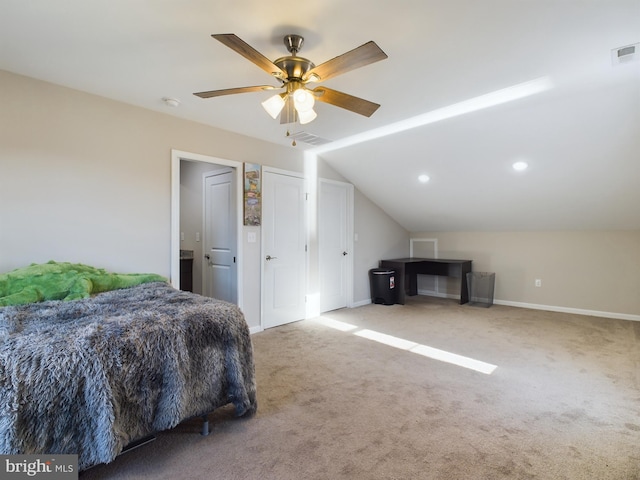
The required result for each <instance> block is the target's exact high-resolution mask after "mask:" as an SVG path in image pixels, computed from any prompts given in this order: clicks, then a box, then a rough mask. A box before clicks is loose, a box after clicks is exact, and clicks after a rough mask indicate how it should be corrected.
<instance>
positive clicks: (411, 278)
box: [380, 257, 471, 305]
mask: <svg viewBox="0 0 640 480" xmlns="http://www.w3.org/2000/svg"><path fill="white" fill-rule="evenodd" d="M380 268H390V269H393V270H395V271H396V279H395V281H396V289H397V291H396V296H397V298H396V303H400V304H402V305H404V298H405V295H409V296H413V295H417V294H418V274H425V275H440V276H444V277H455V278H459V279H460V304H461V305H462V304H463V303H467V302H468V301H469V290H468V289H467V273H469V272H470V271H471V260H446V259H442V258H416V257H410V258H396V259H394V260H380Z"/></svg>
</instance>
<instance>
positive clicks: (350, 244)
mask: <svg viewBox="0 0 640 480" xmlns="http://www.w3.org/2000/svg"><path fill="white" fill-rule="evenodd" d="M319 183H320V184H322V183H327V184H331V185H338V186H342V187H344V188H345V189H346V191H347V212H346V214H347V215H346V222H347V225H346V231H347V250H348V252H347V253H348V254H349V261H348V262H347V271H346V279H345V280H346V282H345V283H346V285H345V288H346V290H347V291H346V295H345V297H346V300H347V305H346V306H347V308H352V307H353V306H354V305H353V288H354V285H353V269H354V266H353V265H354V262H355V248H354V225H353V222H354V212H353V209H354V206H353V204H354V200H353V196H354V193H353V192H354V187H353V184H351V183H346V182H340V181H338V180H329V179H326V178H320V179H319ZM321 192H322V187H321V185H318V209H320V208H322V196H321ZM318 238H320V237H318ZM318 249H319V250H320V249H322V245H320V244H318ZM318 267H319V269H318V274H319V275H321V269H322V265H319V266H318ZM319 283H320V284H321V282H319ZM320 295H322V292H320Z"/></svg>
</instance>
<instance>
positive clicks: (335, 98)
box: [311, 87, 380, 117]
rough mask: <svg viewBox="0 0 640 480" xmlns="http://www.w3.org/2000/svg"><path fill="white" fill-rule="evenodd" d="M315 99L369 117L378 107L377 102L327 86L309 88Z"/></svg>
mask: <svg viewBox="0 0 640 480" xmlns="http://www.w3.org/2000/svg"><path fill="white" fill-rule="evenodd" d="M311 91H312V92H313V94H314V97H315V99H316V100H318V101H320V102H324V103H329V104H331V105H335V106H336V107H340V108H344V109H346V110H350V111H352V112H355V113H359V114H360V115H364V116H365V117H370V116H371V115H373V114H374V112H375V111H376V110H377V109H378V108H379V107H380V105H378V104H377V103H373V102H370V101H369V100H365V99H363V98H358V97H354V96H353V95H349V94H348V93H343V92H339V91H337V90H332V89H330V88H327V87H316V88H315V89H313V90H311Z"/></svg>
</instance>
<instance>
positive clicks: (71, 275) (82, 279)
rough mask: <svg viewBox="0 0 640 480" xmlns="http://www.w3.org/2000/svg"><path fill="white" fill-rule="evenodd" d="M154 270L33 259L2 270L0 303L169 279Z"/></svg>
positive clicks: (77, 294)
mask: <svg viewBox="0 0 640 480" xmlns="http://www.w3.org/2000/svg"><path fill="white" fill-rule="evenodd" d="M166 281H167V279H166V278H165V277H162V276H160V275H156V274H153V273H129V274H126V273H125V274H122V273H110V272H107V271H106V270H104V269H101V268H95V267H90V266H88V265H83V264H81V263H68V262H62V263H58V262H54V261H53V260H52V261H50V262H48V263H41V264H38V263H32V264H31V265H29V266H28V267H25V268H18V269H16V270H12V271H10V272H8V273H3V274H0V307H4V306H7V305H23V304H26V303H35V302H42V301H45V300H77V299H79V298H87V297H89V296H90V295H91V294H93V293H100V292H106V291H109V290H116V289H119V288H127V287H133V286H135V285H139V284H141V283H147V282H166Z"/></svg>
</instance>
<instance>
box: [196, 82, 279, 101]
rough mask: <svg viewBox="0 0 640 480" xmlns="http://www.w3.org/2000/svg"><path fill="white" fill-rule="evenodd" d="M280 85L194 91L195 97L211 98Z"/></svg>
mask: <svg viewBox="0 0 640 480" xmlns="http://www.w3.org/2000/svg"><path fill="white" fill-rule="evenodd" d="M275 88H280V87H272V86H271V85H256V86H255V87H238V88H225V89H223V90H210V91H208V92H198V93H194V95H195V96H196V97H200V98H211V97H221V96H222V95H234V94H236V93H249V92H261V91H263V90H273V89H275Z"/></svg>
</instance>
